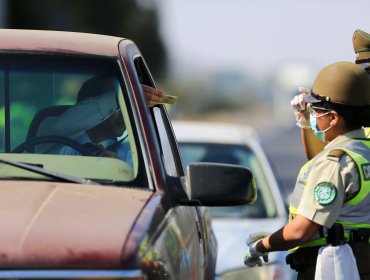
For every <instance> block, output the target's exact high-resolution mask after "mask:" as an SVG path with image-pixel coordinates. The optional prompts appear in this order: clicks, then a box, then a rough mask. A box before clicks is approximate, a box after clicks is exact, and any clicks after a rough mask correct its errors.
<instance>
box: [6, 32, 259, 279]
mask: <svg viewBox="0 0 370 280" xmlns="http://www.w3.org/2000/svg"><path fill="white" fill-rule="evenodd" d="M0 37H1V40H0V120H1V121H0V135H1V137H0V224H1V230H0V240H1V242H0V256H1V257H0V279H59V280H62V279H131V280H133V279H135V280H144V279H151V280H155V279H184V280H188V279H212V278H213V276H214V271H215V270H214V268H215V264H216V250H217V245H216V240H215V237H214V234H213V231H212V228H211V226H210V220H209V216H207V212H206V211H202V208H200V207H199V206H202V205H205V206H207V205H223V204H226V205H239V204H243V203H248V202H250V201H253V199H254V197H255V185H254V179H253V175H252V174H251V172H250V171H249V170H247V169H246V168H240V167H234V166H227V165H222V166H217V165H215V164H199V163H195V164H190V167H189V170H190V171H189V172H188V174H187V176H185V174H184V170H183V166H182V162H181V158H180V154H179V150H178V148H177V143H176V139H175V137H174V134H173V131H172V127H171V123H170V120H169V118H168V116H167V111H166V108H165V106H164V104H157V105H156V106H154V107H152V108H149V107H148V106H147V103H146V100H145V97H144V92H143V85H147V86H151V87H155V82H154V79H153V77H152V76H151V73H150V71H149V68H148V67H147V64H146V62H145V60H144V57H143V56H142V54H141V53H140V51H139V49H138V47H137V46H136V44H135V43H134V42H132V41H131V40H128V39H125V38H120V37H112V36H104V35H97V34H86V33H74V32H58V31H42V30H7V29H1V30H0ZM107 80H108V81H109V82H108V83H105V82H106V81H107ZM91 81H92V82H91ZM91 83H92V84H91ZM98 89H101V90H102V92H100V93H99V94H97V92H98ZM85 90H87V92H88V93H89V94H91V96H89V97H88V98H86V99H83V100H82V101H81V99H82V98H81V96H83V95H84V94H85V93H84V94H82V92H86V91H85ZM113 117H114V118H113ZM101 127H104V129H102V130H97V128H101ZM107 127H109V128H110V129H107ZM92 131H94V133H93V134H92V133H91V132H92ZM108 132H109V137H108V138H107V133H108ZM118 132H120V133H119V134H118ZM111 133H112V134H111ZM113 135H114V136H113ZM93 139H95V140H96V139H99V140H96V141H90V142H88V141H85V140H93ZM82 140H84V142H82ZM103 140H104V141H103ZM86 144H88V145H86ZM66 147H68V148H69V149H70V150H73V153H70V152H68V153H62V152H61V151H64V150H65V148H66ZM96 148H98V149H96ZM117 148H119V150H118V151H119V153H118V152H116V151H117ZM108 151H109V153H108ZM121 154H122V156H121ZM209 172H211V173H209ZM211 174H212V175H211ZM231 178H233V184H228V185H227V186H225V184H224V183H225V182H227V181H230V180H231Z"/></svg>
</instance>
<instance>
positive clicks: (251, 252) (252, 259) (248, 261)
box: [244, 232, 270, 267]
mask: <svg viewBox="0 0 370 280" xmlns="http://www.w3.org/2000/svg"><path fill="white" fill-rule="evenodd" d="M268 235H270V234H269V233H266V232H259V233H254V234H250V235H249V238H248V239H247V248H246V250H245V254H244V264H245V265H246V266H249V267H253V266H255V265H256V264H257V265H258V266H262V260H261V257H262V258H263V260H264V261H265V262H268V253H260V252H258V251H257V248H256V245H257V243H258V242H259V241H260V240H262V239H263V238H264V237H266V236H268Z"/></svg>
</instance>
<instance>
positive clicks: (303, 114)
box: [290, 87, 311, 129]
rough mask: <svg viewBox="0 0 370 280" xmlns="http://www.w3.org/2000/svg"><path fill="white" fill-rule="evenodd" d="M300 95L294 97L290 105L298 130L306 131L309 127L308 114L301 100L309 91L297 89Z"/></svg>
mask: <svg viewBox="0 0 370 280" xmlns="http://www.w3.org/2000/svg"><path fill="white" fill-rule="evenodd" d="M298 90H299V92H300V94H299V95H296V96H294V98H293V99H292V101H290V105H292V108H293V112H294V116H295V119H296V121H297V126H299V127H300V128H304V129H308V128H311V126H310V113H309V111H308V108H307V104H306V102H305V101H304V100H303V97H304V96H305V95H309V94H310V90H309V89H308V88H305V87H299V88H298Z"/></svg>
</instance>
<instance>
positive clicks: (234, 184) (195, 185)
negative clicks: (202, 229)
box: [185, 162, 257, 206]
mask: <svg viewBox="0 0 370 280" xmlns="http://www.w3.org/2000/svg"><path fill="white" fill-rule="evenodd" d="M187 168H188V171H187V174H188V175H187V178H186V183H185V192H186V194H187V196H188V199H189V200H190V202H193V203H196V204H199V205H203V206H233V205H241V204H248V203H253V202H254V201H255V200H256V199H257V191H256V182H255V179H254V176H253V174H252V172H251V171H250V170H249V169H248V168H245V167H243V166H240V165H232V164H221V163H204V162H199V163H190V164H189V165H188V167H187Z"/></svg>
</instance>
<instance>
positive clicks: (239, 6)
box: [0, 0, 370, 193]
mask: <svg viewBox="0 0 370 280" xmlns="http://www.w3.org/2000/svg"><path fill="white" fill-rule="evenodd" d="M369 11H370V2H369V1H368V0H353V1H346V0H186V1H185V0H121V1H118V0H105V1H99V0H73V1H65V0H53V1H48V0H27V1H22V0H0V28H16V29H53V30H65V31H78V32H91V33H100V34H106V35H113V36H119V37H127V38H130V39H132V40H134V41H135V42H136V43H137V45H138V46H139V48H140V49H141V51H142V53H143V55H144V57H145V58H146V61H147V63H148V65H149V68H150V69H151V71H152V73H153V75H154V77H155V79H156V83H157V85H158V87H159V88H161V89H163V90H164V91H165V92H167V93H168V94H172V95H176V96H179V99H178V102H177V103H176V104H175V105H172V107H171V108H169V111H170V116H171V118H172V119H185V120H188V119H191V120H211V121H222V122H232V123H240V124H246V125H249V126H252V127H253V128H255V129H256V130H257V132H258V134H259V135H260V137H261V139H262V144H263V146H264V147H265V148H266V151H267V153H268V155H269V156H270V158H271V161H272V162H273V164H274V166H275V168H276V171H277V173H278V175H279V176H280V180H281V182H282V183H283V185H284V187H285V189H286V192H287V193H289V192H290V191H291V189H292V187H293V184H294V181H295V176H296V174H297V173H298V171H299V167H300V166H301V165H302V164H303V163H304V162H305V157H304V155H303V151H302V145H301V141H300V131H299V129H298V128H297V127H296V126H295V120H294V117H293V114H292V112H291V108H290V100H291V99H292V97H293V96H294V95H295V94H297V88H298V86H306V87H310V86H311V85H312V83H313V82H314V78H315V76H316V74H317V72H318V71H319V70H320V69H321V68H322V67H324V66H325V65H327V64H330V63H332V62H335V61H343V60H345V61H354V59H355V56H354V53H353V49H352V34H353V32H354V31H355V30H356V29H358V28H359V29H363V30H364V31H367V32H370V16H369ZM220 133H221V132H220Z"/></svg>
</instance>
